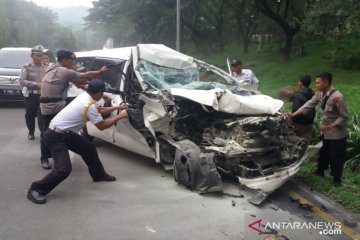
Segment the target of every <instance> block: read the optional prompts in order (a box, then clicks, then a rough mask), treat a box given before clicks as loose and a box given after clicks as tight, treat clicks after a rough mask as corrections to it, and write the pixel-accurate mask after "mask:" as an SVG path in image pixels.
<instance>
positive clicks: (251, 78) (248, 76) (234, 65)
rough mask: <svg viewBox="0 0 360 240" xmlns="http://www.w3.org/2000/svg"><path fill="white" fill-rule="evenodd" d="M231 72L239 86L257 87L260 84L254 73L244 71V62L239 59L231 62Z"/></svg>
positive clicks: (248, 70) (247, 70)
mask: <svg viewBox="0 0 360 240" xmlns="http://www.w3.org/2000/svg"><path fill="white" fill-rule="evenodd" d="M231 70H232V75H233V77H234V78H235V79H236V80H237V81H238V82H239V84H244V85H249V84H251V85H255V86H256V88H257V85H258V84H259V80H258V79H257V78H256V76H255V74H254V73H253V71H251V70H250V69H243V65H242V62H241V61H240V60H239V59H234V60H233V61H232V62H231Z"/></svg>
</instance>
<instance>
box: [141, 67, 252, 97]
mask: <svg viewBox="0 0 360 240" xmlns="http://www.w3.org/2000/svg"><path fill="white" fill-rule="evenodd" d="M138 71H139V72H140V74H141V75H142V77H143V79H144V81H145V82H147V83H149V84H150V85H151V86H152V87H154V88H157V89H160V90H170V89H171V88H184V89H198V90H210V89H214V88H220V89H229V90H230V91H231V92H233V93H235V94H239V95H251V94H252V93H251V92H249V91H247V90H245V89H243V88H241V87H239V86H237V85H236V82H234V81H229V80H227V79H225V78H224V77H222V76H221V75H219V74H217V73H216V72H214V71H212V70H211V69H209V68H205V67H203V66H201V65H197V64H195V63H194V67H191V68H186V69H175V68H168V67H164V66H160V65H156V64H153V63H151V62H148V61H145V60H140V61H139V62H138Z"/></svg>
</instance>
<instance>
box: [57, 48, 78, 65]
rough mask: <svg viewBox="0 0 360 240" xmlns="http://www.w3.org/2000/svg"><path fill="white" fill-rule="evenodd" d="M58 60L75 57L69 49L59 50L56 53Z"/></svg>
mask: <svg viewBox="0 0 360 240" xmlns="http://www.w3.org/2000/svg"><path fill="white" fill-rule="evenodd" d="M56 56H57V60H58V62H61V61H62V60H63V59H70V58H72V59H75V54H74V53H73V52H71V51H69V50H59V51H57V53H56Z"/></svg>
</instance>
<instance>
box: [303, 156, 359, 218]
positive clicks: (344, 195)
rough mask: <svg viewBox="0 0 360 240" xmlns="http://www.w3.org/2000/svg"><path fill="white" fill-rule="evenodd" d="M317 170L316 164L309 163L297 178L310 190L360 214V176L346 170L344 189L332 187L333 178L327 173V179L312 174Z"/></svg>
mask: <svg viewBox="0 0 360 240" xmlns="http://www.w3.org/2000/svg"><path fill="white" fill-rule="evenodd" d="M315 169H316V163H315V162H308V163H305V164H303V165H302V166H301V168H300V171H299V172H298V173H297V178H298V179H299V180H300V181H301V182H303V183H305V184H306V185H307V186H309V187H310V188H314V189H316V190H317V191H319V192H321V193H323V194H325V195H327V196H329V197H330V198H332V199H334V200H335V201H337V202H339V203H340V204H342V205H343V206H344V207H346V208H348V209H350V210H352V211H355V212H357V213H360V174H359V173H358V172H353V171H351V170H349V169H347V168H345V170H344V173H343V179H342V187H334V186H333V185H332V177H331V176H330V174H329V173H328V172H327V173H326V174H325V178H322V177H319V176H316V175H314V174H312V172H313V171H314V170H315Z"/></svg>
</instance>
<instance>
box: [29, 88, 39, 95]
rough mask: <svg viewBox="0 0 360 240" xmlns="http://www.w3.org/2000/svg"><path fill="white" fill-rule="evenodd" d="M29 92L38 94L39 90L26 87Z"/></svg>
mask: <svg viewBox="0 0 360 240" xmlns="http://www.w3.org/2000/svg"><path fill="white" fill-rule="evenodd" d="M28 91H29V93H32V94H40V90H36V89H34V90H32V89H28Z"/></svg>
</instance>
